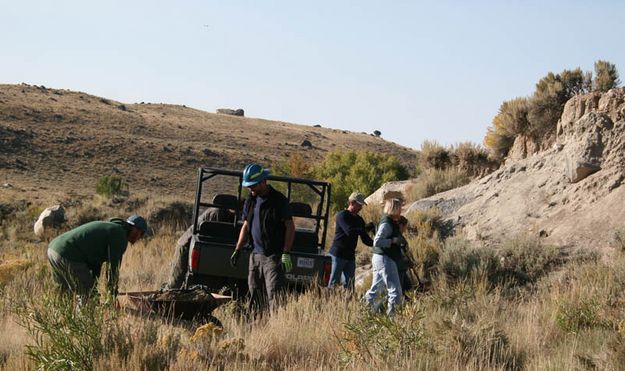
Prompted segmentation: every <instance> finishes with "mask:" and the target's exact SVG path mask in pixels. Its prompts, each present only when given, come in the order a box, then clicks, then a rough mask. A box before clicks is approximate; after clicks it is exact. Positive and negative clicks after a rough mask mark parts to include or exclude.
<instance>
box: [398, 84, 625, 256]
mask: <svg viewBox="0 0 625 371" xmlns="http://www.w3.org/2000/svg"><path fill="white" fill-rule="evenodd" d="M519 146H521V144H519ZM528 154H529V157H526V158H522V159H516V160H514V159H509V160H508V161H507V162H506V163H505V165H504V166H502V167H501V168H500V169H498V170H497V171H495V172H493V173H491V174H490V175H488V176H486V177H483V178H481V179H478V180H476V181H474V182H472V183H470V184H468V185H465V186H463V187H460V188H456V189H453V190H450V191H447V192H443V193H440V194H437V195H434V196H431V197H428V198H425V199H422V200H418V201H416V202H414V203H413V204H411V205H408V206H407V208H406V210H407V212H408V213H409V212H411V211H413V210H417V209H427V208H430V207H438V208H439V209H440V210H441V212H442V213H443V216H444V218H446V219H447V220H448V221H450V222H452V223H453V224H454V225H455V230H456V232H457V233H464V235H465V236H466V237H467V238H469V239H484V238H486V239H489V238H492V239H498V238H500V237H503V238H505V237H509V236H511V235H514V234H519V233H530V234H535V235H536V236H540V237H544V238H546V239H547V240H548V241H549V242H551V243H555V244H569V245H580V244H587V245H592V246H595V247H604V246H606V245H607V244H608V242H609V241H610V240H611V238H612V235H613V232H614V230H615V229H617V228H620V227H625V224H624V223H625V187H623V186H622V183H623V181H624V180H625V89H623V88H619V89H612V90H610V91H609V92H607V93H604V94H600V93H590V94H586V95H579V96H576V97H574V98H572V99H571V100H569V101H568V102H567V104H566V105H565V108H564V111H563V114H562V117H561V119H560V121H559V123H558V127H557V137H556V142H555V144H554V146H553V147H552V148H550V149H547V150H544V151H541V152H537V153H535V154H533V155H531V151H527V150H526V155H528ZM519 157H521V156H519Z"/></svg>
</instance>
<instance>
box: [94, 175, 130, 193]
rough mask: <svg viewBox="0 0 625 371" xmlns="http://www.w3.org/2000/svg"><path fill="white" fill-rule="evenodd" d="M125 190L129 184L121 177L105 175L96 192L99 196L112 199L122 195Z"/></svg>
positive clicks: (99, 180) (100, 180)
mask: <svg viewBox="0 0 625 371" xmlns="http://www.w3.org/2000/svg"><path fill="white" fill-rule="evenodd" d="M124 188H127V184H126V183H125V182H124V181H123V179H122V178H121V177H118V176H115V175H111V176H108V175H104V176H101V177H100V179H98V183H97V184H96V188H95V191H96V193H97V194H99V195H102V196H106V197H112V196H118V195H121V194H122V193H123V189H124Z"/></svg>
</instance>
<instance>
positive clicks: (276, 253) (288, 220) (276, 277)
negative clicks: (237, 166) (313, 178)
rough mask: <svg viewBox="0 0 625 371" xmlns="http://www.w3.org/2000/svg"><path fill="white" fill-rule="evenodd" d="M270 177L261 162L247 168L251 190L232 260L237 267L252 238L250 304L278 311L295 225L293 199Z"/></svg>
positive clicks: (246, 179) (246, 181) (246, 180)
mask: <svg viewBox="0 0 625 371" xmlns="http://www.w3.org/2000/svg"><path fill="white" fill-rule="evenodd" d="M268 176H269V171H268V170H266V169H263V168H262V167H261V166H260V165H258V164H249V165H247V166H246V167H245V170H243V182H242V185H243V186H244V187H247V188H248V189H249V190H250V196H249V198H248V199H247V200H246V201H245V205H244V206H243V220H244V222H243V226H242V228H241V233H240V234H239V240H238V242H237V245H236V247H235V250H234V253H233V254H232V257H231V258H230V262H231V264H232V265H233V266H236V264H237V262H238V259H239V254H240V251H241V249H242V248H243V246H245V245H246V244H247V242H248V241H251V243H252V247H253V251H252V254H250V260H249V266H248V267H249V268H248V278H247V281H248V289H249V292H250V295H251V300H250V303H251V304H252V305H253V306H256V308H257V309H261V310H262V309H265V307H266V304H267V303H266V301H268V304H269V308H270V309H271V311H272V312H274V311H275V309H276V308H277V305H278V302H279V297H280V296H281V295H282V294H283V292H284V288H285V287H286V276H285V271H286V272H289V271H290V270H291V269H292V267H293V263H292V261H291V255H290V252H291V247H292V246H293V240H294V238H295V225H294V224H293V217H292V215H291V209H290V206H289V200H288V199H287V198H286V197H285V196H284V195H283V194H282V193H280V192H279V191H277V190H275V189H274V188H273V187H271V186H270V185H269V184H267V177H268ZM265 299H266V301H265Z"/></svg>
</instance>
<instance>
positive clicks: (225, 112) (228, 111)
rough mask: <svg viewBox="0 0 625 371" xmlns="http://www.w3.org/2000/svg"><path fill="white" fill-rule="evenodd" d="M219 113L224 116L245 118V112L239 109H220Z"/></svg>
mask: <svg viewBox="0 0 625 371" xmlns="http://www.w3.org/2000/svg"><path fill="white" fill-rule="evenodd" d="M217 113H219V114H222V115H230V116H239V117H243V116H245V111H243V110H242V109H241V108H237V109H231V108H218V109H217Z"/></svg>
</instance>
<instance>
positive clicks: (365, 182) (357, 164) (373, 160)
mask: <svg viewBox="0 0 625 371" xmlns="http://www.w3.org/2000/svg"><path fill="white" fill-rule="evenodd" d="M312 174H314V176H315V177H316V178H319V179H324V180H326V181H328V182H330V183H331V184H332V194H331V202H332V209H333V211H337V210H340V209H341V208H343V207H345V205H346V204H347V199H348V197H349V195H350V194H351V193H352V192H353V191H359V192H362V193H363V194H371V193H373V192H375V191H376V190H377V189H378V188H379V187H380V186H381V185H382V184H384V183H386V182H390V181H394V180H405V179H408V176H409V174H408V170H407V169H406V168H405V167H404V166H403V165H402V164H401V163H400V162H399V160H398V159H397V158H396V157H395V156H392V155H387V154H383V153H373V152H369V151H340V150H339V151H335V152H330V153H328V154H327V155H326V157H325V159H324V160H323V161H322V162H321V163H320V164H318V165H317V166H315V167H314V168H313V169H312Z"/></svg>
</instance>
